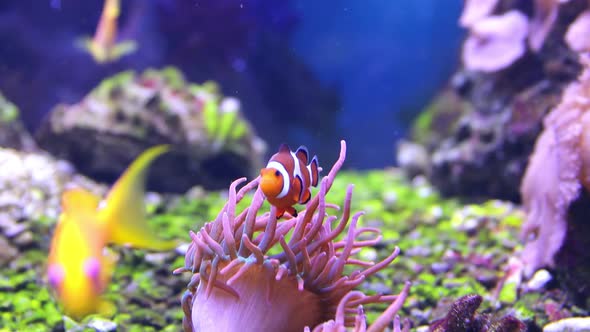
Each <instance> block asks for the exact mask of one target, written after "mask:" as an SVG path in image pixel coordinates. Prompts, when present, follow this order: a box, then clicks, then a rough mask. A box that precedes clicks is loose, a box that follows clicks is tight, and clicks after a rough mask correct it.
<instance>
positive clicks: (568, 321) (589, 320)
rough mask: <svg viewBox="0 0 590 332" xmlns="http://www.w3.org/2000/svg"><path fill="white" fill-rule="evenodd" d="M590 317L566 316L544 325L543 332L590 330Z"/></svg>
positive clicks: (582, 331)
mask: <svg viewBox="0 0 590 332" xmlns="http://www.w3.org/2000/svg"><path fill="white" fill-rule="evenodd" d="M588 331H590V317H575V318H564V319H561V320H558V321H557V322H552V323H549V324H547V325H545V326H544V327H543V332H588Z"/></svg>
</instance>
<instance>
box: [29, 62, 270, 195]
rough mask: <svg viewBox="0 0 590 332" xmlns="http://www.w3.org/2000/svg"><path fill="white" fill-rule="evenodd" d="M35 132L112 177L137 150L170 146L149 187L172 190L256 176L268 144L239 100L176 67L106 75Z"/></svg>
mask: <svg viewBox="0 0 590 332" xmlns="http://www.w3.org/2000/svg"><path fill="white" fill-rule="evenodd" d="M36 137H37V140H38V142H39V145H40V146H41V147H42V148H44V149H46V150H48V151H49V152H51V153H52V154H54V155H56V156H58V157H60V158H63V159H66V160H69V161H70V162H72V163H73V164H74V165H75V166H76V168H77V169H78V170H79V171H80V172H81V173H83V174H85V175H87V176H90V177H93V178H96V179H99V180H102V181H110V182H112V181H114V180H115V179H116V178H117V176H118V174H120V173H121V172H122V171H123V170H124V169H125V167H126V166H125V165H127V164H129V163H130V162H131V160H132V159H133V156H134V155H137V154H139V153H140V152H141V151H143V150H145V149H146V148H149V147H151V146H154V145H157V144H170V145H172V147H173V148H172V150H171V152H170V153H169V154H168V155H167V156H165V157H163V158H162V160H160V161H158V162H156V163H155V164H154V167H153V169H152V172H151V176H150V179H149V180H148V187H149V188H151V189H153V190H158V191H167V192H184V191H186V190H188V189H189V188H190V187H192V186H194V185H202V186H204V187H206V188H208V189H221V188H223V187H225V186H226V185H227V183H229V182H231V181H232V180H233V179H235V178H237V177H240V176H252V175H254V174H256V173H257V172H258V170H259V169H260V167H261V165H262V162H263V160H262V158H263V155H264V152H265V149H266V144H265V143H264V142H263V141H262V139H260V138H259V137H258V136H257V135H256V133H255V132H254V129H253V128H252V126H251V125H250V123H249V122H248V121H247V120H246V119H245V118H244V116H243V114H242V111H241V104H240V102H239V100H238V99H236V98H232V97H224V96H222V95H221V93H220V91H219V88H218V87H217V85H216V84H215V83H212V82H206V83H204V84H202V85H197V84H191V83H188V82H186V81H185V79H184V77H183V75H182V74H181V73H180V72H179V71H178V70H176V69H175V68H173V67H167V68H164V69H162V70H155V69H148V70H146V71H144V72H143V73H141V74H140V75H136V74H135V73H134V72H133V71H126V72H122V73H119V74H117V75H115V76H113V77H111V78H108V79H105V80H104V81H102V82H101V83H100V85H99V86H98V87H96V88H95V89H94V90H93V91H91V92H90V93H89V94H88V95H87V96H86V97H85V98H84V99H83V100H82V101H81V102H79V103H77V104H74V105H63V104H61V105H58V106H56V107H55V108H54V109H53V110H52V112H51V113H50V114H49V116H48V118H47V119H46V120H45V121H44V123H43V124H42V126H41V127H40V128H39V130H38V131H37V133H36ZM158 179H160V180H158Z"/></svg>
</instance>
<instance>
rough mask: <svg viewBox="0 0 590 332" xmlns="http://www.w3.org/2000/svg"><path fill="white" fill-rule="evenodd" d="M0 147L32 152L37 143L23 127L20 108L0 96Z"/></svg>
mask: <svg viewBox="0 0 590 332" xmlns="http://www.w3.org/2000/svg"><path fill="white" fill-rule="evenodd" d="M0 146H1V147H5V148H13V149H18V150H27V151H32V150H35V149H36V145H35V142H34V141H33V138H32V137H31V135H30V134H29V133H28V132H27V131H26V130H25V127H24V126H23V124H22V122H21V120H20V116H19V110H18V108H17V107H16V106H15V105H14V104H12V103H11V102H9V101H8V100H6V98H4V96H3V95H2V94H0Z"/></svg>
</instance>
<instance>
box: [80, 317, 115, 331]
mask: <svg viewBox="0 0 590 332" xmlns="http://www.w3.org/2000/svg"><path fill="white" fill-rule="evenodd" d="M87 326H88V327H90V328H93V329H95V330H96V331H97V332H114V331H117V323H115V322H113V321H110V320H107V319H102V318H92V320H91V321H90V322H88V325H87Z"/></svg>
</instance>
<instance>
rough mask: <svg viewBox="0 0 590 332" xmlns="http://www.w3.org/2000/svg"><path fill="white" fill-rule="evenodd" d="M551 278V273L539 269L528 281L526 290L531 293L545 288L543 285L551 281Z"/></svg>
mask: <svg viewBox="0 0 590 332" xmlns="http://www.w3.org/2000/svg"><path fill="white" fill-rule="evenodd" d="M551 279H553V277H551V273H549V271H547V270H545V269H541V270H539V271H537V272H535V274H534V275H533V277H532V278H531V280H529V281H528V282H527V284H526V288H527V289H528V290H532V291H538V290H540V289H541V288H543V287H545V285H546V284H547V283H548V282H549V281H551Z"/></svg>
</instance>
